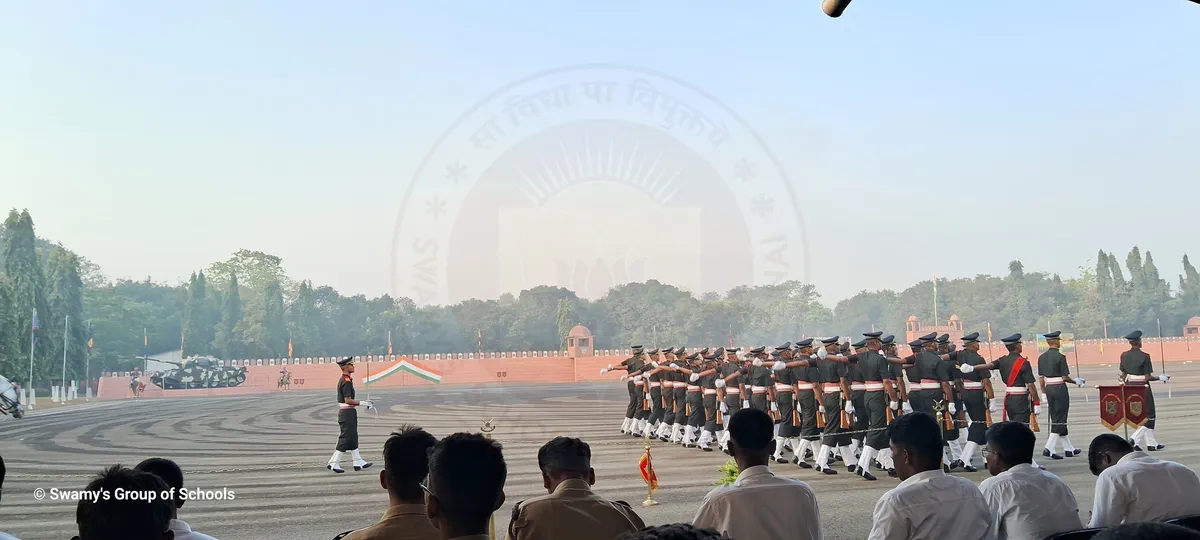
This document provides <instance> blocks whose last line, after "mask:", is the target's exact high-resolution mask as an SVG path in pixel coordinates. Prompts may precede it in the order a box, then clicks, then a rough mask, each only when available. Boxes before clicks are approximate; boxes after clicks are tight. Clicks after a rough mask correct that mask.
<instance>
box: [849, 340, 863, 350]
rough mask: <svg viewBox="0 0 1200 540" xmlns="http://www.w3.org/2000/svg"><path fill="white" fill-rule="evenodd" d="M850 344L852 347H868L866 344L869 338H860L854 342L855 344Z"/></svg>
mask: <svg viewBox="0 0 1200 540" xmlns="http://www.w3.org/2000/svg"><path fill="white" fill-rule="evenodd" d="M850 346H851V347H854V348H855V349H861V348H863V347H866V346H867V340H865V339H860V340H858V341H855V342H854V343H853V344H851V345H850Z"/></svg>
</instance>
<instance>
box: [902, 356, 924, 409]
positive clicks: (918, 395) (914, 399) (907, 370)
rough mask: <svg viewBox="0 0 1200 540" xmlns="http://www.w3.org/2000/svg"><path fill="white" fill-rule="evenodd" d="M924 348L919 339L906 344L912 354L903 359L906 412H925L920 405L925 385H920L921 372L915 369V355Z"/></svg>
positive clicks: (921, 404) (922, 405)
mask: <svg viewBox="0 0 1200 540" xmlns="http://www.w3.org/2000/svg"><path fill="white" fill-rule="evenodd" d="M924 346H925V342H924V341H921V339H920V338H918V339H914V340H912V341H910V342H908V348H909V350H910V351H912V353H911V354H909V355H908V356H906V357H904V375H905V377H907V378H908V392H907V397H908V401H907V402H906V403H905V404H904V405H905V407H906V409H905V411H906V412H917V411H921V412H924V411H925V409H924V407H925V405H924V403H922V401H923V400H924V397H925V385H924V384H922V383H921V370H920V369H918V368H917V355H918V354H920V352H921V347H924Z"/></svg>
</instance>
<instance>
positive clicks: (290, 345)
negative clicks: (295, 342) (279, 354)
mask: <svg viewBox="0 0 1200 540" xmlns="http://www.w3.org/2000/svg"><path fill="white" fill-rule="evenodd" d="M291 357H292V336H288V358H291Z"/></svg>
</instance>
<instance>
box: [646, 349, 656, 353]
mask: <svg viewBox="0 0 1200 540" xmlns="http://www.w3.org/2000/svg"><path fill="white" fill-rule="evenodd" d="M646 354H658V349H650V350H648V351H646Z"/></svg>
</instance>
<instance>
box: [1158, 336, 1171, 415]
mask: <svg viewBox="0 0 1200 540" xmlns="http://www.w3.org/2000/svg"><path fill="white" fill-rule="evenodd" d="M1155 320H1156V321H1158V354H1159V356H1161V357H1162V368H1163V370H1162V372H1161V373H1166V372H1167V351H1166V348H1164V347H1163V335H1162V319H1155ZM1167 399H1171V386H1170V385H1168V386H1167Z"/></svg>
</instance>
